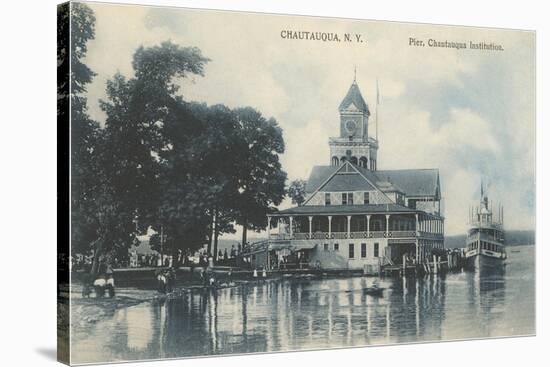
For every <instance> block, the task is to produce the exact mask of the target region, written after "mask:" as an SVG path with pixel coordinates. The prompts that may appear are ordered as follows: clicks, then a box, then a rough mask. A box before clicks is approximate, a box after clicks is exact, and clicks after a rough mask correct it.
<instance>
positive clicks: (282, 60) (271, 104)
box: [86, 4, 535, 234]
mask: <svg viewBox="0 0 550 367" xmlns="http://www.w3.org/2000/svg"><path fill="white" fill-rule="evenodd" d="M91 7H92V8H93V9H94V11H95V12H96V17H97V25H96V27H97V29H96V39H95V40H94V41H92V42H90V44H89V55H88V58H87V60H86V62H87V64H88V65H89V66H90V67H91V68H92V69H93V70H94V71H95V72H97V73H98V76H97V77H96V79H95V80H94V82H93V84H92V85H91V86H90V88H89V94H88V97H89V103H90V113H91V115H92V117H94V118H96V119H97V120H100V121H101V120H103V119H104V116H103V114H102V112H101V111H100V110H99V108H98V104H97V100H98V99H99V98H103V97H104V89H105V81H106V80H107V79H109V78H110V77H112V75H113V74H114V73H115V72H116V71H120V72H122V73H123V74H125V75H128V76H131V73H132V70H131V64H130V63H131V57H132V54H133V52H134V51H135V49H136V48H137V47H138V46H140V45H142V44H143V45H145V46H149V45H154V44H158V43H160V42H162V41H164V40H168V39H170V40H172V41H173V42H176V43H178V44H181V45H183V46H197V47H199V48H200V49H201V50H202V51H203V53H204V55H205V56H207V57H209V58H211V59H212V62H211V63H209V64H208V66H207V67H206V76H205V77H204V78H200V77H198V78H195V79H194V80H192V81H191V80H186V81H183V82H182V86H183V89H182V92H183V94H184V97H185V98H186V99H188V100H197V101H204V102H207V103H209V104H213V103H224V104H226V105H228V106H230V107H236V106H244V105H250V106H253V107H255V108H257V109H258V110H260V111H261V112H262V113H264V114H265V115H267V116H273V117H275V118H276V119H277V120H278V122H279V124H280V125H281V126H282V128H283V130H284V137H285V141H286V145H287V151H286V153H285V154H284V156H283V157H282V162H283V168H284V169H285V170H286V171H287V172H288V174H289V178H290V179H295V178H304V179H305V178H307V177H308V175H309V172H310V169H311V167H312V166H313V165H323V164H329V150H328V138H329V136H334V135H337V134H338V110H337V108H338V105H339V103H340V101H341V99H342V98H343V97H344V95H345V93H346V92H347V89H348V87H349V85H350V83H351V82H352V80H353V68H354V65H356V66H357V82H358V84H359V86H360V88H361V91H362V92H363V95H364V97H365V99H366V100H367V103H368V104H369V106H370V107H371V111H372V113H373V116H372V119H371V120H373V121H374V117H375V116H374V110H375V102H376V79H378V80H379V83H380V91H381V104H380V106H379V121H380V125H379V138H380V151H379V159H378V168H379V169H398V168H439V169H440V176H441V183H442V193H443V196H444V200H445V216H446V222H447V225H446V230H447V234H459V233H463V232H464V231H465V230H466V220H467V215H468V206H469V205H470V204H475V201H476V200H477V198H478V195H479V183H480V179H481V178H482V177H483V178H484V180H485V182H486V183H487V184H488V185H489V192H490V194H491V199H493V200H494V201H495V203H496V202H497V201H501V202H502V203H503V205H504V207H505V220H506V223H505V225H506V227H507V228H510V229H532V228H534V223H535V218H534V213H535V208H534V205H535V186H534V185H535V178H534V177H535V173H534V170H535V161H534V159H535V156H534V155H535V146H534V144H535V129H534V123H535V114H534V108H535V106H534V101H535V99H534V87H535V85H534V78H535V74H534V62H535V61H534V34H533V33H530V32H520V31H506V30H492V29H475V28H460V27H444V26H432V25H415V24H399V23H384V22H373V21H356V20H354V21H351V20H339V19H323V18H310V17H289V16H270V15H249V14H242V13H234V12H232V13H221V12H214V11H209V12H204V11H192V10H185V9H180V10H178V9H174V8H172V9H167V8H164V9H162V8H151V7H132V6H116V5H106V4H92V5H91ZM120 19H124V22H121V21H120ZM287 29H288V30H307V31H324V32H335V33H339V34H343V33H345V32H351V33H360V34H362V35H363V37H365V39H366V40H367V43H366V44H353V45H351V44H343V43H329V42H327V43H323V42H316V41H290V40H284V39H282V38H281V37H280V32H281V30H287ZM409 37H417V38H420V39H424V40H426V41H427V40H428V39H429V38H433V39H437V40H449V41H469V40H472V41H485V42H496V43H500V44H502V45H503V47H504V49H505V50H504V51H502V52H489V51H474V50H454V49H437V48H429V47H410V46H409V45H408V39H409ZM373 121H372V122H371V128H370V131H371V133H374V131H375V128H374V123H373ZM288 204H289V203H285V204H284V205H288Z"/></svg>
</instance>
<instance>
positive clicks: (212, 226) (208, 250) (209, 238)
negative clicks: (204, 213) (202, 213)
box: [207, 210, 214, 254]
mask: <svg viewBox="0 0 550 367" xmlns="http://www.w3.org/2000/svg"><path fill="white" fill-rule="evenodd" d="M211 213H212V219H211V220H210V230H209V231H208V248H207V253H208V254H211V253H212V241H213V239H214V236H213V232H214V211H213V210H212V211H211Z"/></svg>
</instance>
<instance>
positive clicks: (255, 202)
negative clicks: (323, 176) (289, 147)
mask: <svg viewBox="0 0 550 367" xmlns="http://www.w3.org/2000/svg"><path fill="white" fill-rule="evenodd" d="M234 112H235V113H236V116H237V119H238V121H239V126H240V130H239V131H240V134H241V139H242V141H243V144H240V145H239V146H235V147H234V149H233V154H235V156H236V158H237V159H238V161H239V167H238V169H237V171H236V172H235V173H236V175H237V179H238V192H239V196H238V203H237V212H238V215H237V218H236V219H237V223H238V224H240V225H242V227H243V236H242V245H243V246H244V245H245V244H246V239H247V230H249V229H251V230H255V231H260V230H262V229H265V228H266V226H267V219H266V216H267V214H268V213H270V212H273V211H274V210H275V209H274V207H273V206H274V205H279V204H280V203H281V202H282V200H283V198H284V196H285V181H286V172H284V171H283V170H282V169H281V163H280V161H279V155H280V154H282V153H284V149H285V145H284V141H283V135H282V130H281V128H280V127H279V126H278V124H277V121H275V119H273V118H270V119H266V118H264V117H263V116H262V115H261V113H259V112H258V111H256V110H255V109H253V108H251V107H245V108H238V109H236V110H235V111H234Z"/></svg>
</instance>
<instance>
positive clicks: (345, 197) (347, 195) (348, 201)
mask: <svg viewBox="0 0 550 367" xmlns="http://www.w3.org/2000/svg"><path fill="white" fill-rule="evenodd" d="M342 205H353V192H344V193H342Z"/></svg>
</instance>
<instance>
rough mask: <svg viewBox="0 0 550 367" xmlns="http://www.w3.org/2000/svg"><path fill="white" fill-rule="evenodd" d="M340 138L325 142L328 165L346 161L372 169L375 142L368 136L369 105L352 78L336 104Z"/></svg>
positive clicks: (374, 167)
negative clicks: (348, 86)
mask: <svg viewBox="0 0 550 367" xmlns="http://www.w3.org/2000/svg"><path fill="white" fill-rule="evenodd" d="M338 110H339V112H340V136H339V137H333V138H330V139H329V146H330V161H331V165H333V166H338V165H341V164H342V163H344V162H346V161H349V162H351V163H353V164H355V165H358V166H360V167H364V168H368V169H370V170H373V171H374V170H376V161H377V152H378V141H377V140H376V139H373V138H370V137H369V117H370V111H369V106H368V105H367V103H366V102H365V100H364V99H363V96H362V95H361V91H360V90H359V86H358V85H357V82H356V81H355V79H354V80H353V83H352V84H351V86H350V88H349V90H348V93H347V94H346V96H345V97H344V99H343V100H342V102H341V103H340V106H339V108H338Z"/></svg>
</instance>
